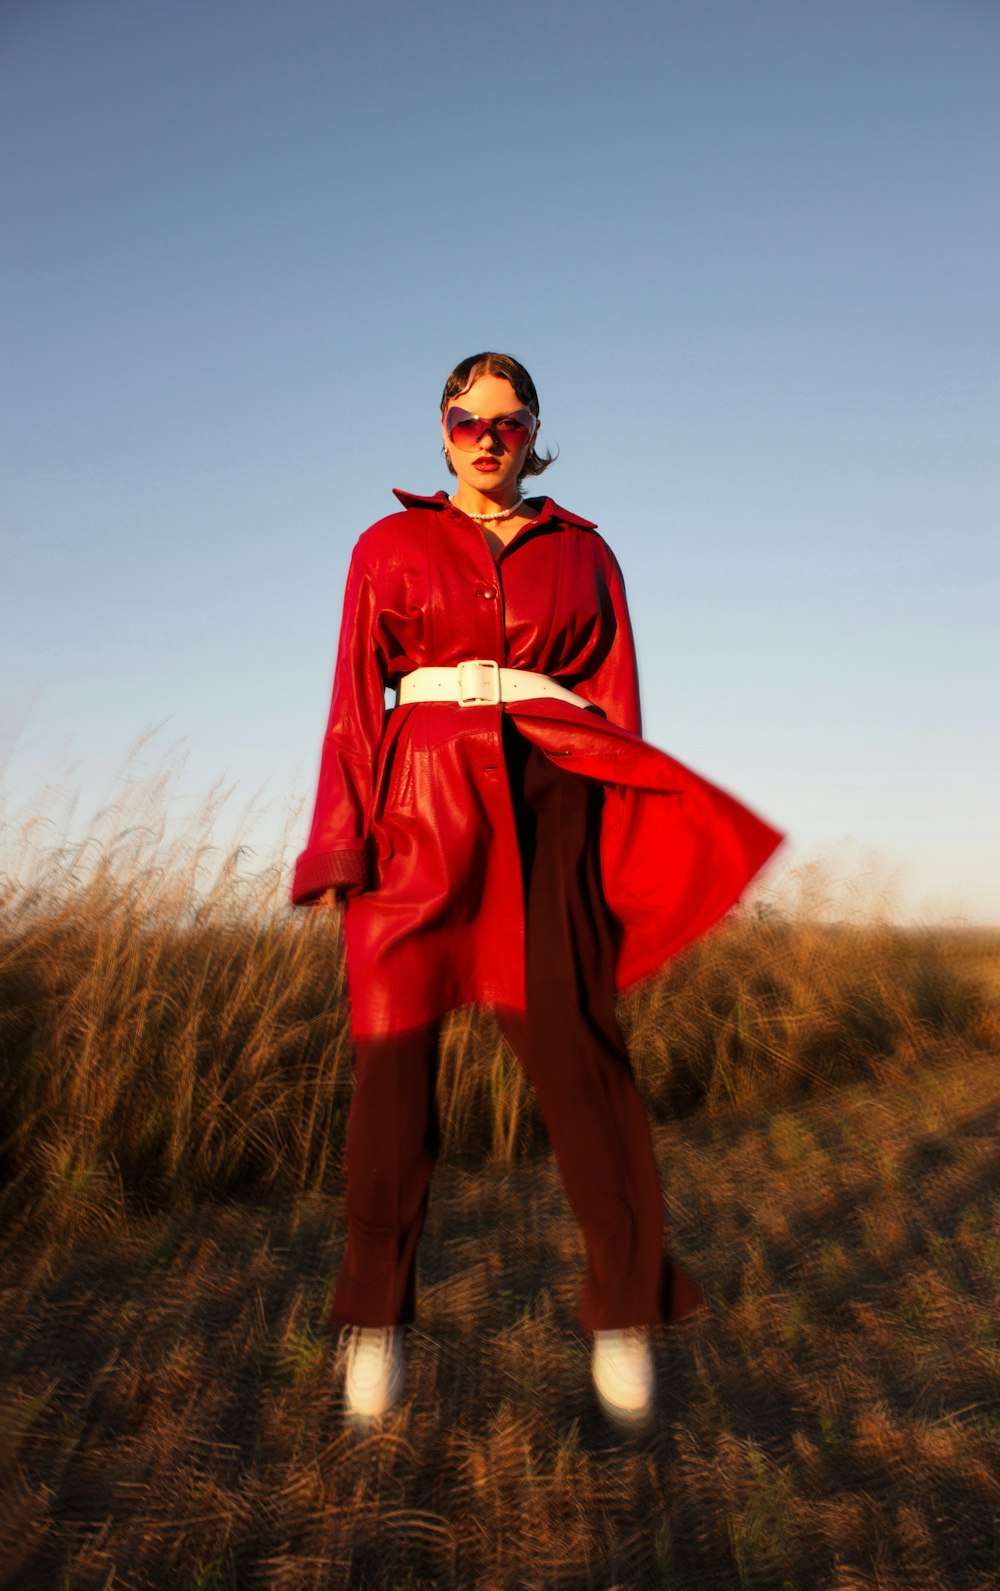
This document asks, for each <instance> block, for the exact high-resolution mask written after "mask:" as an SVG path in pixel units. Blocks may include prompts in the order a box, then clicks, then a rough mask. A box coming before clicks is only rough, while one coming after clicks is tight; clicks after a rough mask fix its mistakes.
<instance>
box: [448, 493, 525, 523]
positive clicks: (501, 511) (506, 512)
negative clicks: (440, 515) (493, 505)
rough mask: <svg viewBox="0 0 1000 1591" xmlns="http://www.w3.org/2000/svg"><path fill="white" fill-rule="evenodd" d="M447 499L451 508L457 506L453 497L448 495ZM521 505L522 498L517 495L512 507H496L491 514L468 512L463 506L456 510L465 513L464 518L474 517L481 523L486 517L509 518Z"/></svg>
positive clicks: (522, 503)
mask: <svg viewBox="0 0 1000 1591" xmlns="http://www.w3.org/2000/svg"><path fill="white" fill-rule="evenodd" d="M448 501H449V503H450V504H451V506H452V508H458V504H457V503H456V501H455V499H454V498H453V497H449V499H448ZM523 506H524V498H523V497H519V498H518V500H517V502H516V503H515V504H514V506H513V507H512V508H498V509H497V510H496V512H495V513H492V514H469V513H467V512H466V510H465V509H464V508H459V509H458V511H459V513H460V514H465V517H466V519H474V520H475V521H476V523H477V524H482V522H483V521H484V520H486V519H509V518H510V516H511V514H516V513H517V511H518V509H519V508H523Z"/></svg>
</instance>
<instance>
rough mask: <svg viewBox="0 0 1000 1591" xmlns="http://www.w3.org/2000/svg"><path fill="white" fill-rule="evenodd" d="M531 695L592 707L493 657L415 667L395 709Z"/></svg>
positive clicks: (520, 698)
mask: <svg viewBox="0 0 1000 1591" xmlns="http://www.w3.org/2000/svg"><path fill="white" fill-rule="evenodd" d="M532 696H560V697H562V699H563V701H567V702H575V703H576V704H577V706H578V707H592V706H593V703H592V702H588V700H587V698H586V697H585V696H578V695H577V694H576V692H575V691H570V690H567V689H566V687H565V685H557V684H556V682H555V680H554V679H549V676H548V675H547V674H535V673H533V672H532V670H531V669H527V668H501V667H500V665H499V663H495V662H494V661H493V659H492V658H491V657H467V658H464V659H463V660H462V662H461V663H455V664H453V665H451V666H450V667H448V668H436V667H426V668H415V669H412V670H411V671H410V673H409V674H404V675H403V677H402V679H401V680H400V682H399V690H398V693H397V699H396V706H397V707H402V706H403V705H404V704H405V703H406V702H459V703H460V704H461V705H462V706H463V707H481V706H483V705H485V704H489V705H495V704H496V703H497V702H510V701H524V700H526V699H528V698H530V697H532Z"/></svg>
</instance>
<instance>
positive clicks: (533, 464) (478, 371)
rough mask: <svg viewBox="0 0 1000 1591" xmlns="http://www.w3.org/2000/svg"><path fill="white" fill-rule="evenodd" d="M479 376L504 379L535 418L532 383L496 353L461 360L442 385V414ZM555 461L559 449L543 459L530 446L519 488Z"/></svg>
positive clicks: (520, 368) (507, 357) (517, 366)
mask: <svg viewBox="0 0 1000 1591" xmlns="http://www.w3.org/2000/svg"><path fill="white" fill-rule="evenodd" d="M480 376H503V377H505V378H506V380H507V381H509V382H510V384H511V386H512V387H513V388H514V391H515V392H516V393H517V395H518V397H519V398H520V400H521V402H522V403H523V404H524V406H525V408H526V409H530V410H531V412H532V414H534V415H537V414H538V393H537V392H536V391H535V383H534V382H533V381H532V379H531V377H530V376H529V374H528V372H527V371H526V370H525V368H524V366H523V365H522V364H519V363H518V361H517V360H516V359H514V358H513V357H512V355H510V354H495V353H485V354H470V355H469V357H468V359H463V360H462V362H461V364H457V365H456V366H455V368H454V370H453V371H452V373H451V375H450V376H449V377H448V379H447V381H446V382H445V384H444V392H443V393H442V394H441V413H442V414H444V412H445V410H446V409H447V407H448V405H449V403H450V402H451V400H452V398H457V397H459V396H460V395H461V394H462V393H463V392H465V390H466V389H467V388H468V387H471V386H472V383H473V382H474V381H478V380H479V377H480ZM536 434H537V433H536ZM444 456H445V462H446V463H447V465H448V469H449V470H450V471H451V473H452V475H454V474H455V473H456V471H455V466H454V465H453V464H452V462H451V459H450V458H449V457H448V454H447V451H445V455H444ZM558 457H559V449H558V448H557V449H556V451H555V452H554V453H546V454H544V455H542V454H539V453H536V452H535V447H534V443H532V445H531V447H530V448H529V449H528V456H527V458H526V459H525V461H524V467H523V469H522V470H521V473H520V475H519V476H518V485H520V484H521V481H522V480H523V479H524V477H525V476H526V475H541V473H542V471H543V470H547V469H548V467H549V465H550V464H554V463H555V461H556V459H557V458H558Z"/></svg>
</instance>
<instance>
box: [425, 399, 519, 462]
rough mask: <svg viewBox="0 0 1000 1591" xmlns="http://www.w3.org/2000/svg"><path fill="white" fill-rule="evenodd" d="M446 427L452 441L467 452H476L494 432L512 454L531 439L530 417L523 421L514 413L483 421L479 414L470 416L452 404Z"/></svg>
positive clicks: (467, 412) (466, 411) (464, 410)
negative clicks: (482, 442) (486, 437)
mask: <svg viewBox="0 0 1000 1591" xmlns="http://www.w3.org/2000/svg"><path fill="white" fill-rule="evenodd" d="M445 426H446V428H447V431H448V439H449V441H451V442H454V444H455V446H456V447H460V448H462V449H463V450H464V451H467V452H470V453H471V452H474V451H475V449H476V448H477V447H478V446H479V444H480V442H481V441H482V440H483V438H484V437H485V436H488V435H489V434H490V432H491V431H495V432H496V435H497V437H498V438H499V440H500V441H501V442H502V444H503V446H504V447H505V448H509V449H510V451H511V452H516V450H517V449H518V448H519V447H523V446H524V444H525V442H526V441H527V440H528V437H529V435H530V430H531V420H530V416H525V418H522V417H521V416H520V415H515V414H503V415H500V416H498V417H497V419H495V420H482V419H480V417H479V416H478V415H477V414H470V413H469V411H468V410H467V409H460V408H459V407H458V406H457V405H453V407H452V408H450V409H449V410H448V414H447V417H446V419H445Z"/></svg>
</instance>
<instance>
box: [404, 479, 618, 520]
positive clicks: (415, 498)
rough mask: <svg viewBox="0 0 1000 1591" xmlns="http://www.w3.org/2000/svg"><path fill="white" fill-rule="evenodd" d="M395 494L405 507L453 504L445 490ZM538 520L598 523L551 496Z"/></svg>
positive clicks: (444, 506)
mask: <svg viewBox="0 0 1000 1591" xmlns="http://www.w3.org/2000/svg"><path fill="white" fill-rule="evenodd" d="M392 492H393V496H394V497H398V498H399V501H400V502H401V503H402V505H403V507H404V508H451V507H452V504H451V501H450V499H449V497H448V493H447V492H446V491H444V490H442V491H440V492H435V493H434V495H433V496H432V497H422V496H421V495H420V494H419V492H404V491H403V489H402V488H401V487H399V486H394V487H393V489H392ZM537 518H538V521H539V522H541V523H544V522H545V521H546V520H549V519H557V520H559V522H560V524H563V525H576V526H577V527H578V529H580V530H596V529H597V524H596V521H595V520H593V519H582V518H581V517H580V515H579V514H571V513H570V511H569V509H568V508H560V507H559V504H558V503H555V502H553V501H552V498H551V497H546V498H543V500H542V506H541V508H540V509H539V510H538V516H537Z"/></svg>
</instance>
